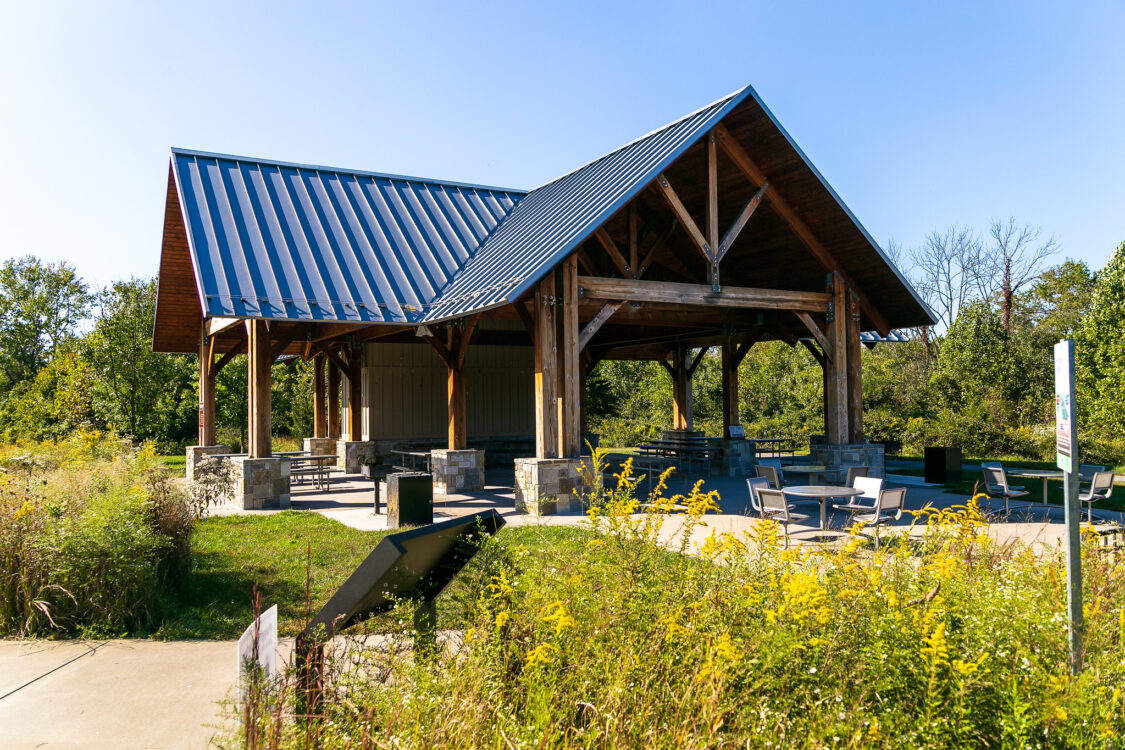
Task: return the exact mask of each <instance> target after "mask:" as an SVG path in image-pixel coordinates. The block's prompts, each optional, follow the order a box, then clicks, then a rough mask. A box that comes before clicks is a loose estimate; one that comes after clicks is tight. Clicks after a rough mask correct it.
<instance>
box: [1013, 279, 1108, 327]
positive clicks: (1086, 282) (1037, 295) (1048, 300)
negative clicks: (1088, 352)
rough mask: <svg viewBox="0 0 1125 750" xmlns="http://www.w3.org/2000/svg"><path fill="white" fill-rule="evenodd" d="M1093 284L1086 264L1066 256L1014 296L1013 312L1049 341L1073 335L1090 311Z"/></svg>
mask: <svg viewBox="0 0 1125 750" xmlns="http://www.w3.org/2000/svg"><path fill="white" fill-rule="evenodd" d="M1094 287H1095V282H1094V274H1092V273H1091V272H1090V269H1089V267H1088V266H1087V265H1086V264H1085V263H1083V262H1082V261H1076V260H1067V261H1066V262H1064V263H1061V264H1060V265H1057V266H1055V267H1054V268H1050V269H1048V270H1046V271H1044V272H1043V274H1042V275H1041V276H1040V277H1039V280H1038V281H1036V283H1035V285H1034V286H1032V287H1031V288H1030V289H1028V290H1027V292H1026V293H1025V294H1023V295H1021V296H1019V297H1017V299H1016V304H1015V307H1016V310H1015V312H1014V314H1016V315H1024V316H1026V317H1027V318H1028V319H1029V320H1030V322H1031V324H1032V325H1033V326H1035V328H1036V330H1037V331H1038V332H1039V333H1040V335H1042V336H1043V337H1045V338H1046V339H1047V340H1049V341H1052V342H1053V341H1057V340H1059V339H1063V338H1066V337H1068V336H1072V335H1074V332H1075V331H1076V330H1077V329H1078V324H1079V323H1080V322H1081V321H1082V320H1083V319H1084V318H1085V317H1086V315H1087V314H1089V312H1090V305H1091V304H1092V303H1093V299H1094Z"/></svg>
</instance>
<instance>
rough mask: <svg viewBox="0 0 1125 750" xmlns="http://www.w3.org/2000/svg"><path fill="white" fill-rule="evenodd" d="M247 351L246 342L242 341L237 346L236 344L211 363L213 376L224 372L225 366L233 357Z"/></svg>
mask: <svg viewBox="0 0 1125 750" xmlns="http://www.w3.org/2000/svg"><path fill="white" fill-rule="evenodd" d="M245 353H246V342H245V341H242V342H240V343H239V344H238V345H237V346H235V347H234V348H233V349H231V350H229V351H228V352H226V353H225V354H223V356H221V357H219V359H218V361H217V362H214V363H213V364H212V365H211V372H210V374H211V377H215V376H216V375H218V374H219V373H220V372H222V370H223V368H224V367H226V366H227V364H228V363H229V362H230V361H231V360H232V359H234V358H235V357H237V356H238V355H239V354H245Z"/></svg>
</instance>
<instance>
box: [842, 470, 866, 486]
mask: <svg viewBox="0 0 1125 750" xmlns="http://www.w3.org/2000/svg"><path fill="white" fill-rule="evenodd" d="M869 470H870V469H869V468H868V467H866V466H849V467H848V476H847V478H846V479H845V480H844V486H845V487H855V485H854V484H853V482H854V481H855V478H856V477H865V476H867V472H868V471H869Z"/></svg>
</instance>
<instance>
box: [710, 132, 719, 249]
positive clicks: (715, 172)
mask: <svg viewBox="0 0 1125 750" xmlns="http://www.w3.org/2000/svg"><path fill="white" fill-rule="evenodd" d="M715 148H716V147H715V133H714V132H710V133H708V134H707V241H708V242H709V243H710V245H711V248H712V250H711V252H709V253H707V255H708V256H709V259H710V260H711V262H712V263H715V262H718V260H719V257H718V251H717V249H716V248H718V247H719V156H718V154H717V153H716V151H715Z"/></svg>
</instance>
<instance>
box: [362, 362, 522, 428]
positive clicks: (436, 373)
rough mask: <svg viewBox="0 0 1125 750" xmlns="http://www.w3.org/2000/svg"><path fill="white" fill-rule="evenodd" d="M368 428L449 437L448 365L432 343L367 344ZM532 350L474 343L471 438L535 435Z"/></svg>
mask: <svg viewBox="0 0 1125 750" xmlns="http://www.w3.org/2000/svg"><path fill="white" fill-rule="evenodd" d="M364 355H365V356H364V361H365V368H364V369H365V371H364V391H365V394H366V396H367V399H366V400H367V404H366V405H365V406H366V408H365V410H364V411H365V419H364V432H365V436H366V437H367V439H369V440H387V439H411V440H420V439H426V440H431V439H432V440H445V438H446V436H447V432H446V429H447V427H446V418H447V409H446V393H445V389H446V369H445V364H444V363H443V362H442V361H441V359H440V358H439V357H438V356H437V354H436V353H435V352H434V350H433V349H431V348H430V346H429V345H428V344H425V343H421V342H420V343H418V344H368V345H367V348H366V351H365V352H364ZM531 355H532V350H531V348H530V347H521V346H472V345H470V346H469V351H468V354H467V356H466V358H465V368H466V371H467V377H468V380H467V383H466V400H467V402H468V404H467V409H468V414H467V419H468V423H469V430H468V432H469V439H470V440H472V439H473V438H478V437H506V436H524V435H531V434H532V433H533V431H534V427H535V422H534V419H535V417H534V411H533V408H532V379H531V378H532V370H531V366H532V362H531Z"/></svg>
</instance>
